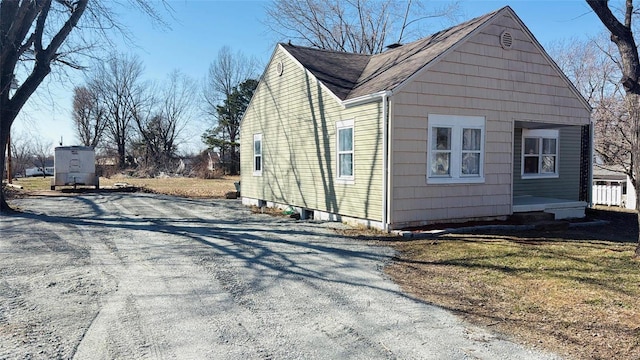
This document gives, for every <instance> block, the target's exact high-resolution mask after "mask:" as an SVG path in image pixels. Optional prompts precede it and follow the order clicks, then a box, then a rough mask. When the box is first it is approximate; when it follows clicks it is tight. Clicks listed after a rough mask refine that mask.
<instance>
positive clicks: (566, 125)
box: [240, 7, 591, 229]
mask: <svg viewBox="0 0 640 360" xmlns="http://www.w3.org/2000/svg"><path fill="white" fill-rule="evenodd" d="M590 111H591V108H590V107H589V104H588V103H587V102H586V101H585V99H584V98H583V97H582V96H581V95H580V94H579V92H578V91H577V90H576V88H575V87H574V86H573V85H572V84H571V82H570V81H569V80H568V79H567V77H566V76H565V75H564V74H563V73H562V71H561V70H560V69H559V68H558V66H557V65H556V64H555V63H554V61H553V60H552V59H551V58H550V57H549V55H548V54H547V53H546V52H545V51H544V49H543V48H542V46H541V45H540V44H539V43H538V41H537V40H536V39H535V38H534V36H533V35H532V34H531V32H530V31H529V30H528V29H527V27H526V26H525V25H524V24H523V23H522V21H521V20H520V18H519V17H518V16H517V15H516V14H515V13H514V11H513V10H512V9H511V8H509V7H505V8H502V9H500V10H498V11H495V12H492V13H490V14H487V15H484V16H481V17H478V18H475V19H472V20H470V21H467V22H465V23H462V24H460V25H457V26H455V27H452V28H449V29H446V30H443V31H440V32H438V33H436V34H434V35H432V36H430V37H427V38H424V39H421V40H418V41H415V42H413V43H409V44H405V45H402V46H399V47H396V48H393V49H389V50H387V51H386V52H384V53H381V54H377V55H373V56H369V55H360V54H351V53H344V52H335V51H325V50H317V49H312V48H306V47H299V46H294V45H290V44H279V45H278V46H277V47H276V49H275V51H274V53H273V55H272V57H271V60H270V62H269V64H268V65H267V68H266V70H265V72H264V74H263V76H262V78H261V80H260V83H259V85H258V88H257V90H256V92H255V94H254V96H253V99H252V100H251V103H250V105H249V107H248V109H247V111H246V113H245V116H244V118H243V120H242V124H241V136H240V139H241V145H240V149H241V152H240V153H241V174H242V175H241V182H242V201H243V203H244V204H247V205H260V206H263V205H267V206H286V205H288V206H293V207H294V208H297V209H298V210H299V211H300V212H301V216H303V217H306V216H309V217H311V216H313V217H314V218H316V219H331V220H341V221H352V222H358V223H362V224H366V225H368V226H372V227H378V228H383V229H396V228H402V227H407V226H415V225H423V224H429V223H435V222H449V221H465V220H477V219H495V218H504V217H506V216H509V215H511V214H513V213H514V212H526V211H546V212H551V213H554V214H555V216H556V218H567V217H582V216H584V208H585V207H586V204H587V203H586V201H585V200H587V199H586V197H587V195H586V194H588V186H589V181H588V179H589V173H588V171H589V158H590V146H591V142H590V137H589V128H588V126H589V123H590V120H589V119H590Z"/></svg>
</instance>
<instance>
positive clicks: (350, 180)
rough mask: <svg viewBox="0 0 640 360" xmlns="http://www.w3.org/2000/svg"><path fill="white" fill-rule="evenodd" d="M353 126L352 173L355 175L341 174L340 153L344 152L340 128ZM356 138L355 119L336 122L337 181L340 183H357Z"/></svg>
mask: <svg viewBox="0 0 640 360" xmlns="http://www.w3.org/2000/svg"><path fill="white" fill-rule="evenodd" d="M348 128H351V129H352V133H351V134H352V139H351V144H352V149H351V167H352V169H351V173H352V174H353V175H351V176H340V154H343V153H341V152H340V151H339V149H340V130H342V129H348ZM355 138H356V131H355V127H354V121H353V119H350V120H343V121H338V122H336V175H337V176H336V183H338V184H347V185H350V184H354V183H355V170H356V156H355V153H356V142H355Z"/></svg>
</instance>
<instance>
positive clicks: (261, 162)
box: [252, 134, 264, 176]
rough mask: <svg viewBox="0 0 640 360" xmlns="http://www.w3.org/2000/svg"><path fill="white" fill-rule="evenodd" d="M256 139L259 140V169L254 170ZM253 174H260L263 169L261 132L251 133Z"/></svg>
mask: <svg viewBox="0 0 640 360" xmlns="http://www.w3.org/2000/svg"><path fill="white" fill-rule="evenodd" d="M256 141H260V155H259V156H260V170H259V171H256V157H257V155H256ZM252 146H253V161H252V163H253V176H262V169H264V143H263V142H262V134H253V143H252Z"/></svg>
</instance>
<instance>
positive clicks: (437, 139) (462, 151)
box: [427, 114, 485, 183]
mask: <svg viewBox="0 0 640 360" xmlns="http://www.w3.org/2000/svg"><path fill="white" fill-rule="evenodd" d="M484 127H485V119H484V117H481V116H452V115H434V114H431V115H429V130H428V140H427V142H428V147H427V149H428V155H427V157H428V160H427V162H428V164H427V178H428V179H427V181H428V182H429V183H473V182H484V133H485V131H484Z"/></svg>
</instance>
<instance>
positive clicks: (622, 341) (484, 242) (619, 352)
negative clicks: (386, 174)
mask: <svg viewBox="0 0 640 360" xmlns="http://www.w3.org/2000/svg"><path fill="white" fill-rule="evenodd" d="M564 235H567V234H563V236H562V238H554V236H553V234H552V233H548V234H542V236H536V235H535V234H534V236H522V234H512V235H504V234H503V235H496V234H493V235H479V234H476V235H447V236H445V237H442V238H439V239H437V240H421V241H411V242H398V243H395V245H394V246H395V247H396V248H397V249H398V250H399V251H400V255H399V257H398V258H397V261H396V262H395V263H394V264H392V265H391V266H389V267H388V268H387V272H388V273H389V274H390V275H391V276H392V277H393V278H394V279H395V280H396V281H397V282H398V283H399V284H400V285H401V286H402V287H403V289H404V290H405V291H407V292H409V293H412V294H415V295H416V296H418V297H419V298H421V299H423V300H425V301H427V302H430V303H433V304H437V305H440V306H443V307H445V308H448V309H451V310H454V311H455V312H457V313H459V314H462V315H463V316H464V317H465V318H467V319H469V320H471V321H474V322H477V323H480V324H482V325H486V326H490V327H492V328H495V329H496V330H497V331H499V332H503V333H505V334H511V335H513V336H515V337H517V338H518V339H519V340H520V341H522V342H524V343H528V344H529V345H534V346H539V347H543V348H546V349H548V350H552V351H555V352H558V353H560V354H563V355H565V356H568V357H570V358H576V359H638V358H640V303H639V302H638V298H640V271H639V267H640V263H639V262H638V261H635V260H633V259H632V256H633V251H634V249H635V244H633V243H619V242H610V241H597V240H571V239H567V238H566V236H564Z"/></svg>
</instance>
